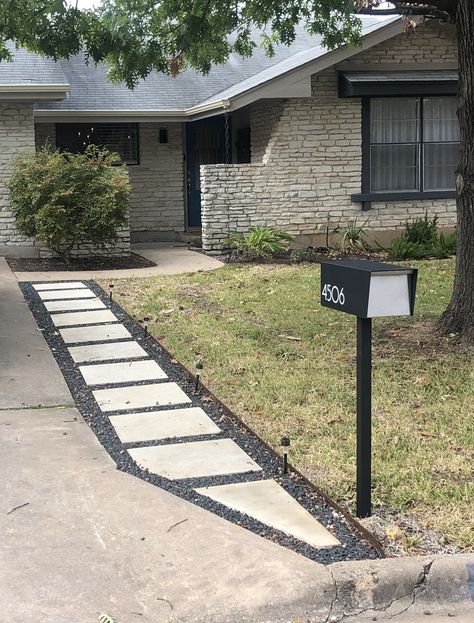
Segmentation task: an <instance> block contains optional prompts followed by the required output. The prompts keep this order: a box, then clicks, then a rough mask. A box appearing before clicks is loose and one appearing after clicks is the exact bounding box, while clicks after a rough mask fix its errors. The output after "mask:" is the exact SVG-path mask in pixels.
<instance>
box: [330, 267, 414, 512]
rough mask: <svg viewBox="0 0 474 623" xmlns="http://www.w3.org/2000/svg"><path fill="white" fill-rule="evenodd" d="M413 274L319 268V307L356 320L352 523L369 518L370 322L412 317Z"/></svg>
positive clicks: (393, 269) (401, 270)
mask: <svg viewBox="0 0 474 623" xmlns="http://www.w3.org/2000/svg"><path fill="white" fill-rule="evenodd" d="M417 274H418V271H417V269H416V268H405V267H404V266H395V265H393V264H384V263H382V262H371V261H369V260H341V261H333V262H321V305H323V307H330V308H331V309H337V310H338V311H342V312H346V313H348V314H353V315H355V316H357V517H370V515H371V514H372V499H371V498H372V496H371V489H372V476H371V474H372V421H371V420H372V318H380V317H386V316H412V315H413V311H414V307H415V292H416V281H417Z"/></svg>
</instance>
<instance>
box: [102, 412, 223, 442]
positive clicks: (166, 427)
mask: <svg viewBox="0 0 474 623" xmlns="http://www.w3.org/2000/svg"><path fill="white" fill-rule="evenodd" d="M110 422H111V424H112V426H113V427H114V428H115V432H116V433H117V435H118V436H119V439H120V441H121V442H122V443H134V442H139V441H152V440H154V439H171V438H173V437H191V436H194V435H212V434H216V433H220V432H221V429H220V428H219V427H218V426H217V424H215V423H214V422H213V421H212V420H211V418H210V417H209V416H208V415H206V414H205V413H204V411H203V410H202V409H200V408H199V407H190V408H187V409H171V410H166V411H152V412H148V413H131V414H124V415H113V416H111V417H110Z"/></svg>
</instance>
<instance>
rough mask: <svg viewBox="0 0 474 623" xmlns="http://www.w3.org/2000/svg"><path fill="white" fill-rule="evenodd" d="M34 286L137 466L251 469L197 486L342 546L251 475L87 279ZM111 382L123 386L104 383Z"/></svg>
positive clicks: (197, 471) (225, 471)
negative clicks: (230, 480)
mask: <svg viewBox="0 0 474 623" xmlns="http://www.w3.org/2000/svg"><path fill="white" fill-rule="evenodd" d="M33 287H34V288H35V289H36V291H37V293H38V295H39V297H40V298H41V299H42V301H43V302H44V303H45V305H47V306H48V307H47V309H48V312H49V313H50V315H51V319H52V322H53V323H54V325H55V326H56V327H58V331H59V332H60V334H61V336H62V338H63V339H64V341H65V343H66V345H67V348H68V350H69V353H70V354H71V356H72V358H73V360H74V361H75V362H78V363H80V364H81V365H80V367H79V370H80V372H81V374H82V377H83V378H84V380H85V383H86V384H87V385H88V386H89V387H90V388H91V391H92V394H93V396H94V398H95V400H96V402H97V404H98V407H99V408H100V410H101V411H102V412H103V413H105V414H107V415H108V416H109V418H110V422H111V424H112V426H113V427H114V429H115V431H116V433H117V435H118V437H119V438H120V439H121V440H122V441H123V442H127V443H133V444H134V446H135V447H133V448H129V449H128V452H129V454H130V456H131V457H132V458H133V460H134V461H135V462H136V463H137V464H138V465H140V466H141V467H142V468H144V469H146V470H148V471H149V472H150V473H153V474H157V475H159V476H162V477H165V478H167V479H170V480H180V479H194V478H203V477H215V476H228V475H232V474H244V475H246V474H248V475H249V477H248V481H247V480H245V479H244V481H243V482H239V483H238V484H230V485H224V486H211V487H208V488H205V487H200V488H197V489H196V491H197V493H199V494H201V495H203V496H207V497H209V498H211V499H213V500H216V501H218V502H220V503H222V504H224V505H225V506H227V507H228V508H229V509H233V510H237V511H239V512H242V513H245V514H247V515H248V516H250V517H252V518H254V519H256V520H258V521H260V522H261V523H263V524H265V525H267V526H269V527H271V528H276V529H278V530H280V531H282V532H284V533H285V534H288V535H290V536H293V537H295V538H297V539H299V540H302V541H304V542H306V543H308V544H310V545H311V546H312V547H316V548H325V547H331V546H337V545H340V542H339V540H338V539H337V538H336V537H335V536H334V535H333V534H332V533H331V532H330V531H329V530H328V529H326V528H325V527H324V526H323V525H322V524H321V523H320V522H318V521H317V520H316V519H315V518H314V517H313V516H312V515H311V514H310V513H309V512H308V511H307V510H306V509H304V508H303V507H302V506H301V505H300V504H299V503H298V502H297V501H296V500H295V499H294V498H293V497H292V496H291V495H289V494H288V493H287V492H286V491H285V490H284V489H283V488H282V487H281V486H280V485H279V484H278V483H277V482H275V481H274V480H273V479H269V478H267V477H264V476H262V477H261V479H260V480H258V479H257V481H256V480H255V478H256V475H257V478H258V475H259V473H260V472H262V468H261V467H260V466H259V465H258V463H257V462H256V461H254V460H253V459H252V458H251V457H250V456H249V455H248V454H247V453H246V452H245V451H244V450H243V449H242V448H241V447H240V446H239V445H238V444H237V443H236V442H235V441H234V440H233V439H230V438H223V437H222V431H221V429H220V428H219V426H218V425H217V424H216V423H214V422H213V421H212V420H211V418H210V417H209V416H208V415H207V414H206V413H205V411H204V410H203V409H201V408H194V407H192V399H191V398H190V397H189V396H188V395H187V394H186V393H185V392H184V391H183V390H182V389H181V388H180V387H179V386H178V385H177V384H176V383H174V382H171V381H170V379H169V378H168V377H167V375H166V374H165V372H164V371H163V370H162V369H161V368H160V366H159V365H158V364H157V363H156V362H155V361H153V360H152V359H150V358H149V357H148V355H147V353H146V352H145V351H144V350H143V349H142V348H141V346H140V345H139V344H138V343H137V342H136V341H134V340H133V339H126V341H124V338H131V337H132V336H131V335H130V333H129V332H128V331H127V329H126V328H125V327H124V326H123V325H122V324H120V323H119V320H118V318H117V317H116V316H115V315H114V314H113V312H112V311H110V310H109V309H98V308H99V307H100V305H99V304H100V303H101V301H100V300H99V298H98V297H97V296H96V295H95V294H94V292H93V291H92V290H90V289H89V288H88V287H87V286H86V285H85V284H84V283H82V282H78V281H71V282H66V283H64V282H63V283H55V282H51V283H48V284H44V283H43V284H34V285H33ZM113 340H121V341H113ZM92 342H93V343H92ZM81 343H82V344H84V345H81ZM114 359H118V360H120V361H119V362H117V363H114ZM100 362H102V363H100ZM144 382H145V383H146V384H143V383H144ZM110 384H120V387H116V386H115V387H105V388H104V387H103V386H104V385H106V386H107V385H110ZM144 409H145V410H146V409H151V411H145V412H144V411H143V410H144ZM203 436H205V437H203ZM213 436H214V437H215V438H213ZM209 437H211V438H209ZM163 440H164V442H163ZM140 444H142V445H140ZM262 473H263V472H262Z"/></svg>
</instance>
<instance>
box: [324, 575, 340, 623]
mask: <svg viewBox="0 0 474 623" xmlns="http://www.w3.org/2000/svg"><path fill="white" fill-rule="evenodd" d="M326 570H327V571H328V573H329V575H330V576H331V580H332V583H333V586H334V597H333V598H332V599H331V603H330V604H329V611H328V613H327V616H326V618H325V619H324V621H323V622H322V623H329V621H330V618H331V615H332V611H333V610H334V604H335V603H336V602H337V600H338V598H339V587H338V585H337V582H336V578H335V577H334V574H333V572H332V571H331V569H330V568H329V567H326Z"/></svg>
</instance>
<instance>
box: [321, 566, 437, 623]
mask: <svg viewBox="0 0 474 623" xmlns="http://www.w3.org/2000/svg"><path fill="white" fill-rule="evenodd" d="M433 563H434V561H433V560H430V561H428V562H427V563H425V564H424V565H423V568H422V570H421V571H420V573H419V574H418V578H417V580H416V582H415V586H414V587H413V588H412V589H411V591H410V592H409V593H406V594H405V595H401V596H400V597H395V598H394V599H392V600H391V601H390V602H389V603H388V604H387V605H385V606H382V607H376V606H371V607H370V608H361V609H360V610H359V611H358V612H352V613H350V612H348V613H346V612H345V611H343V613H342V614H341V615H340V616H339V618H336V619H331V615H332V612H333V610H334V606H335V605H336V602H337V599H338V594H339V589H338V586H337V582H336V580H335V578H334V575H333V573H332V571H331V570H330V569H327V570H328V572H329V574H330V576H331V578H332V581H333V584H334V591H335V596H334V598H333V600H332V601H331V603H330V605H329V612H328V615H327V617H326V618H325V619H324V621H323V622H322V623H340V622H341V621H343V620H344V621H346V620H347V621H348V620H349V619H350V618H352V617H359V616H360V615H361V614H366V613H368V612H387V611H388V610H389V609H390V608H391V607H392V606H393V605H394V604H396V603H397V602H399V601H402V600H403V599H407V598H408V597H411V601H410V603H409V604H408V605H407V606H406V607H405V608H403V609H402V610H400V611H399V612H396V613H394V614H390V615H389V618H390V619H393V618H394V617H395V616H399V615H400V614H404V613H405V612H407V611H408V610H409V609H410V608H411V607H412V606H413V605H414V603H415V601H416V598H417V597H418V596H419V595H420V594H421V593H422V592H424V591H425V590H426V583H427V578H428V575H429V573H430V571H431V567H432V565H433Z"/></svg>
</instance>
